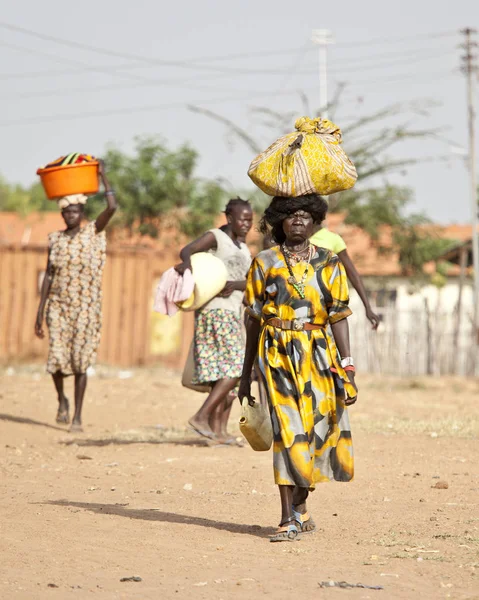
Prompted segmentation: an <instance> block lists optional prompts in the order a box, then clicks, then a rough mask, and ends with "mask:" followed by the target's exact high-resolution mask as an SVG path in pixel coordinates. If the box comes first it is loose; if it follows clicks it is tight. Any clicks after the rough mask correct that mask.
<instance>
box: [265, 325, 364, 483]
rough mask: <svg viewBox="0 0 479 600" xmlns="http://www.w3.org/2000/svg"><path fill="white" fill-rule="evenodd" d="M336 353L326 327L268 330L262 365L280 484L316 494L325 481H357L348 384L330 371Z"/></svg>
mask: <svg viewBox="0 0 479 600" xmlns="http://www.w3.org/2000/svg"><path fill="white" fill-rule="evenodd" d="M336 352H337V350H336V346H335V344H334V340H333V338H330V337H329V336H328V335H327V334H326V333H325V332H324V333H323V330H321V329H318V330H314V331H300V332H296V331H289V330H288V331H283V330H280V329H275V328H274V327H271V326H266V327H264V328H263V331H262V333H261V338H260V343H259V356H258V358H259V361H258V362H259V369H260V372H261V379H262V383H263V385H264V387H265V389H266V392H267V395H268V402H269V406H270V411H271V420H272V425H273V434H274V443H273V467H274V478H275V483H276V484H277V485H290V486H298V487H303V488H308V489H309V490H313V489H314V487H315V485H316V483H320V482H323V481H331V480H332V481H351V479H353V476H354V457H353V445H352V439H351V429H350V426H349V418H348V411H347V408H346V405H345V403H344V398H345V384H344V382H343V381H342V379H341V378H340V377H339V376H335V375H334V374H333V373H332V372H331V370H330V365H331V364H332V355H333V354H335V353H336ZM347 386H349V388H350V387H351V386H350V384H349V382H348V383H347ZM348 391H349V392H351V389H348Z"/></svg>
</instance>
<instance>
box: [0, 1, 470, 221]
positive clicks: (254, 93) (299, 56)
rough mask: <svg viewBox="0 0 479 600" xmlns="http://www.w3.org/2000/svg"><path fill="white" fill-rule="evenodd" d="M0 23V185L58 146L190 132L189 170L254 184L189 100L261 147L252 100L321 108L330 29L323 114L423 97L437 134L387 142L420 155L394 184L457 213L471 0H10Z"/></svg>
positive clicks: (285, 107)
mask: <svg viewBox="0 0 479 600" xmlns="http://www.w3.org/2000/svg"><path fill="white" fill-rule="evenodd" d="M0 20H1V21H2V25H1V26H0V55H1V57H2V60H1V66H0V81H1V82H2V93H1V94H0V108H1V117H0V135H1V140H2V143H1V146H0V165H1V166H0V172H1V174H2V175H3V176H4V177H5V178H6V179H7V180H9V181H12V182H15V181H18V182H22V183H25V184H27V183H30V182H31V181H33V180H34V179H35V177H36V175H35V172H36V169H37V167H38V166H40V165H42V164H44V163H45V162H48V161H50V160H53V159H54V158H56V157H57V156H59V155H61V154H65V153H67V152H72V151H82V152H89V153H93V154H96V155H101V154H102V152H103V151H104V149H105V147H106V146H107V145H108V144H109V143H115V144H117V145H119V146H120V147H122V148H123V149H124V150H125V151H129V150H131V148H132V146H133V138H134V137H135V136H137V135H144V134H150V135H160V136H162V137H163V138H164V139H165V140H166V141H167V142H168V144H169V145H170V146H171V147H176V146H178V145H180V144H182V143H184V142H189V143H190V144H191V145H192V146H193V147H194V148H196V149H197V150H198V152H199V153H200V156H201V159H200V164H199V175H201V176H204V177H209V178H221V179H222V180H225V181H226V182H229V183H228V185H229V186H230V187H231V189H232V190H237V189H248V188H250V189H251V188H252V184H251V183H250V181H249V179H248V177H247V175H246V171H247V168H248V165H249V162H250V161H251V159H252V158H253V156H252V153H251V151H250V150H248V149H247V148H246V147H245V146H243V145H242V143H241V142H239V141H237V140H235V139H233V138H231V136H228V135H226V133H227V132H226V129H225V128H224V127H223V126H222V125H220V124H219V123H216V122H213V121H211V120H209V119H208V118H207V117H205V116H203V115H200V114H195V113H192V112H190V111H189V110H188V109H187V106H186V105H187V104H193V105H196V106H201V107H204V108H208V109H210V110H214V111H215V112H217V113H219V114H221V115H223V116H225V117H227V118H229V119H231V120H233V121H235V122H236V123H238V124H239V125H241V126H242V127H244V128H245V129H247V130H248V131H249V132H250V134H251V135H252V136H253V137H256V138H258V139H259V140H261V142H262V144H263V146H264V147H266V146H267V145H268V144H269V143H270V142H272V141H273V139H274V138H275V134H274V133H273V131H272V130H271V131H270V132H269V133H268V131H267V130H266V129H264V128H261V126H260V125H259V119H258V117H257V116H255V115H254V114H253V113H252V111H251V109H252V108H253V107H255V106H256V107H257V106H262V107H268V108H270V109H273V110H275V111H278V112H287V111H291V112H293V113H295V115H296V116H301V115H302V114H304V112H305V108H304V107H303V103H302V101H301V100H300V96H299V93H298V91H300V90H301V91H304V92H305V93H306V95H307V98H308V103H309V106H310V107H314V108H316V107H317V106H318V104H319V102H318V99H319V82H318V74H317V65H318V57H317V49H316V47H315V46H314V45H313V43H312V42H311V35H312V30H313V29H316V28H327V29H330V30H331V31H332V32H333V34H334V36H335V40H336V43H335V44H334V45H332V46H330V49H329V57H328V60H329V72H330V78H329V89H330V90H331V91H332V92H333V91H334V89H335V86H336V85H337V83H338V82H345V83H346V84H347V87H346V91H345V92H344V97H343V101H342V104H341V108H340V110H339V112H338V113H337V114H336V115H335V121H336V123H337V124H338V125H339V126H340V127H341V126H342V127H346V126H347V124H348V123H350V122H351V119H352V118H353V117H355V116H362V115H368V114H371V113H372V112H374V111H377V110H380V109H381V108H384V107H385V106H387V105H390V104H393V103H398V102H401V103H408V102H411V101H422V102H426V101H434V103H435V104H436V106H434V107H433V108H431V109H430V110H429V116H425V115H421V114H413V113H409V115H408V116H407V117H406V120H409V121H410V122H411V125H412V126H414V127H417V128H438V129H439V130H440V132H441V140H430V141H427V142H423V141H417V142H414V143H412V142H411V143H408V145H407V146H404V147H403V148H402V149H401V150H398V151H397V152H393V153H392V154H391V156H392V157H393V158H394V157H395V158H398V157H405V156H412V155H414V156H417V157H426V158H427V159H428V161H427V162H426V163H424V164H422V165H420V166H415V167H413V168H410V169H408V171H407V173H405V174H403V175H397V176H395V177H394V178H393V180H394V182H396V183H400V184H404V185H408V186H410V187H411V188H413V190H414V193H415V206H414V209H415V210H422V211H425V212H427V214H428V215H429V216H430V217H431V218H433V219H435V220H437V221H441V222H459V223H461V222H467V221H468V220H469V215H470V200H469V197H468V187H467V172H466V168H465V164H464V158H463V157H462V155H461V147H462V148H465V147H466V144H467V137H466V91H465V81H464V77H463V75H462V74H461V73H460V71H459V69H458V68H459V66H460V56H461V53H462V50H461V48H459V44H461V43H462V40H461V35H460V34H459V30H460V29H461V28H463V27H478V28H479V9H478V8H477V0H470V1H468V0H455V1H454V2H451V1H450V0H449V1H448V0H436V1H434V2H433V1H432V0H414V1H413V0H402V1H401V2H384V1H379V0H364V1H363V2H357V1H354V2H353V1H350V0H343V1H342V2H324V1H318V0H315V1H313V0H306V1H301V0H297V1H296V2H292V1H291V0H241V1H239V0H237V1H234V0H203V1H200V2H198V1H196V0H177V1H176V2H171V1H168V2H167V1H165V0H157V1H156V2H154V1H152V0H136V1H135V2H131V0H129V1H126V0H98V1H97V2H77V3H71V2H69V3H65V2H64V0H62V1H60V0H42V1H41V2H39V1H38V0H16V1H15V2H9V3H5V5H4V6H3V10H2V12H1V17H0ZM6 24H8V25H14V26H16V27H19V28H23V29H25V30H28V31H29V32H35V33H38V34H41V35H44V36H46V37H47V38H48V37H51V38H60V39H63V40H66V41H69V42H74V43H78V44H83V45H85V46H86V47H89V49H87V48H82V47H79V46H75V44H72V45H70V46H68V45H66V44H61V43H57V42H55V41H54V40H53V39H45V38H41V37H35V36H34V35H31V34H27V33H26V32H21V31H18V30H13V29H11V28H6V27H5V25H6ZM478 39H479V37H478ZM238 55H239V56H238ZM420 104H421V103H420ZM293 121H294V119H292V121H291V129H293ZM376 130H377V126H375V127H374V131H376ZM372 132H373V130H372ZM452 143H453V144H455V145H456V147H455V148H454V147H453V146H452ZM344 146H345V149H346V150H347V148H348V139H347V136H345V140H344Z"/></svg>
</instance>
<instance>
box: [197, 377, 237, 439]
mask: <svg viewBox="0 0 479 600" xmlns="http://www.w3.org/2000/svg"><path fill="white" fill-rule="evenodd" d="M238 381H239V378H238V377H233V378H229V379H220V380H219V381H217V382H216V383H215V384H214V385H213V389H212V390H211V392H210V394H209V396H208V398H206V400H205V401H204V403H203V406H202V407H201V408H200V410H199V411H198V412H197V413H196V414H195V415H193V416H192V417H191V419H190V420H189V421H188V423H189V424H190V425H191V426H192V427H193V429H194V430H195V431H197V432H198V433H199V434H200V435H203V436H205V437H208V438H211V439H213V438H216V434H215V432H214V431H213V429H212V428H211V425H210V419H211V421H213V419H214V417H213V413H214V411H215V410H216V409H218V407H219V406H220V405H222V404H223V403H224V400H225V398H226V396H227V395H228V394H229V393H230V392H231V390H233V389H234V388H235V387H236V386H237V385H238ZM213 422H214V421H213Z"/></svg>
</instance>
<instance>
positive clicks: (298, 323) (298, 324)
mask: <svg viewBox="0 0 479 600" xmlns="http://www.w3.org/2000/svg"><path fill="white" fill-rule="evenodd" d="M307 322H308V320H307V319H293V320H292V321H291V325H292V329H293V331H304V325H305V323H307Z"/></svg>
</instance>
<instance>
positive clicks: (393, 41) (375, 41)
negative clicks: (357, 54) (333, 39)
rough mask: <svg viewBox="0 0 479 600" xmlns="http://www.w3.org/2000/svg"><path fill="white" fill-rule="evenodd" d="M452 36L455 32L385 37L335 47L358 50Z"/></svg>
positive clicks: (340, 44)
mask: <svg viewBox="0 0 479 600" xmlns="http://www.w3.org/2000/svg"><path fill="white" fill-rule="evenodd" d="M453 36H457V31H440V32H437V33H426V34H422V35H421V34H419V35H410V36H406V37H403V36H399V37H387V38H384V37H382V38H372V39H371V40H368V41H367V42H359V41H357V42H345V43H338V44H337V46H340V47H341V48H359V47H361V46H374V45H377V44H398V43H401V42H410V41H413V40H431V39H439V38H445V37H453Z"/></svg>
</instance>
